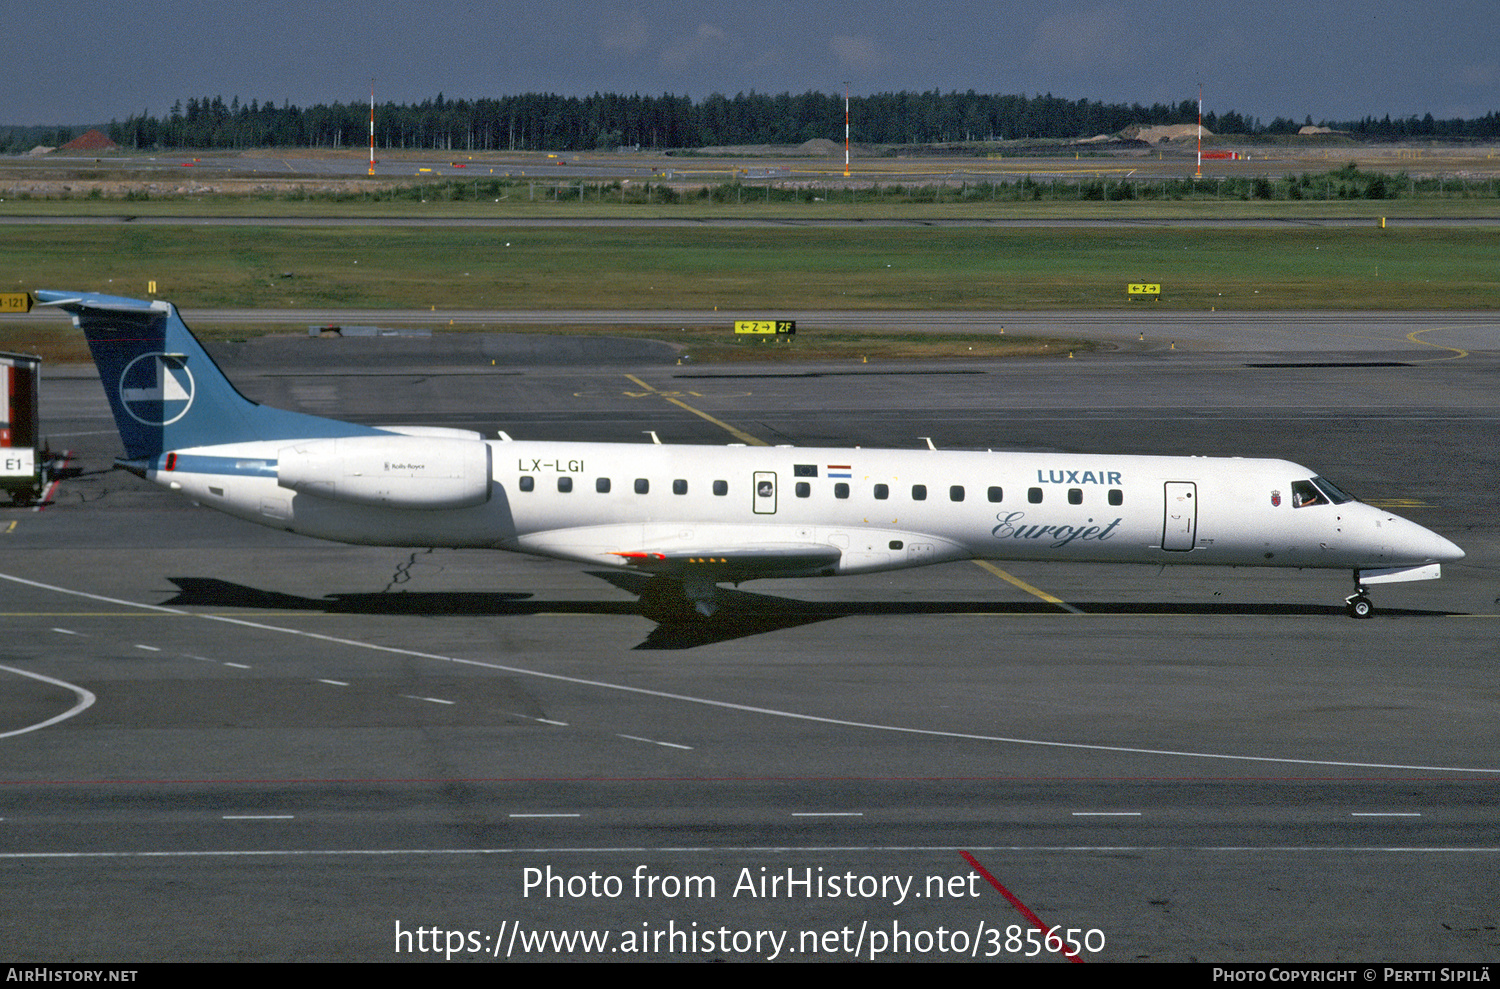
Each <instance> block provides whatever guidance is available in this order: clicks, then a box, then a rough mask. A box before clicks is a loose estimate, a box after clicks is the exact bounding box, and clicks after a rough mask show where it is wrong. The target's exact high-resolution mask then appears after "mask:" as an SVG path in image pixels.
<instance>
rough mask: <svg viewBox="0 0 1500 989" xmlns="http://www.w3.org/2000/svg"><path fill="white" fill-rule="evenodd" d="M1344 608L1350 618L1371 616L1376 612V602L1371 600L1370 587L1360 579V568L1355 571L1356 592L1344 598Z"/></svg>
mask: <svg viewBox="0 0 1500 989" xmlns="http://www.w3.org/2000/svg"><path fill="white" fill-rule="evenodd" d="M1344 610H1345V611H1347V612H1348V613H1349V617H1350V618H1369V617H1370V616H1371V615H1373V614H1375V602H1373V601H1371V600H1370V592H1369V589H1368V588H1366V587H1365V585H1364V582H1363V581H1361V580H1360V579H1359V571H1358V570H1356V571H1354V593H1353V594H1351V595H1349V596H1348V597H1346V598H1344Z"/></svg>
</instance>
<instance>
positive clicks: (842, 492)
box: [833, 481, 849, 498]
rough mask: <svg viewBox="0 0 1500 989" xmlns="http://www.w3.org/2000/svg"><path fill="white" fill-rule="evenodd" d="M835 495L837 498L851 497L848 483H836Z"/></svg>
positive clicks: (834, 487)
mask: <svg viewBox="0 0 1500 989" xmlns="http://www.w3.org/2000/svg"><path fill="white" fill-rule="evenodd" d="M833 496H834V497H835V498H847V497H849V485H848V484H846V483H844V482H843V481H840V482H839V483H837V484H835V485H834V486H833Z"/></svg>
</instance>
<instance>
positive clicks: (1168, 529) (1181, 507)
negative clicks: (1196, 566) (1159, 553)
mask: <svg viewBox="0 0 1500 989" xmlns="http://www.w3.org/2000/svg"><path fill="white" fill-rule="evenodd" d="M1197 541H1198V485H1197V484H1194V483H1193V482H1192V481H1168V482H1167V485H1166V513H1165V520H1164V521H1163V523H1162V532H1161V548H1162V549H1167V550H1176V551H1179V552H1186V551H1187V550H1190V549H1192V548H1193V545H1194V544H1195V543H1196V542H1197Z"/></svg>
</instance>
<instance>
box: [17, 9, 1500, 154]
mask: <svg viewBox="0 0 1500 989" xmlns="http://www.w3.org/2000/svg"><path fill="white" fill-rule="evenodd" d="M0 13H3V15H4V16H0V24H3V25H4V31H5V36H6V38H7V44H6V54H5V56H4V60H3V62H0V66H3V67H0V73H3V79H4V85H3V86H0V124H80V123H92V122H98V121H105V120H109V119H112V118H114V119H124V118H125V117H126V116H127V115H129V114H131V113H139V112H140V111H142V110H145V111H147V112H149V113H151V114H153V115H157V116H160V115H164V114H165V113H166V112H168V111H169V110H170V108H171V106H172V103H173V102H174V101H176V100H179V99H180V100H183V101H184V102H185V101H186V100H187V99H188V98H189V97H193V96H222V97H223V98H224V99H225V100H226V101H228V100H230V99H231V98H232V97H235V96H238V97H239V98H240V99H241V101H243V102H249V101H250V100H252V99H255V100H259V101H260V102H262V103H264V102H266V101H268V100H271V101H274V102H276V103H278V104H279V103H282V102H284V101H290V102H292V103H294V104H297V105H299V106H307V105H311V104H314V103H331V102H335V101H338V102H358V101H363V100H366V99H368V96H369V86H370V80H371V78H374V79H375V86H376V96H377V99H379V100H380V101H381V102H386V101H395V102H417V101H421V100H423V99H427V98H430V97H432V96H435V95H436V94H437V93H439V92H441V93H443V94H444V95H445V96H446V97H449V98H476V97H481V96H499V95H505V94H511V93H519V92H530V91H545V92H557V93H562V94H565V95H584V94H588V93H593V92H621V93H644V94H661V93H674V94H679V95H687V96H690V97H692V98H694V99H702V98H703V97H706V96H708V95H710V94H711V93H714V92H720V93H724V94H726V95H731V96H732V95H733V94H735V93H737V92H742V91H744V92H748V91H750V90H756V91H759V92H771V93H779V92H782V91H790V92H794V93H800V92H805V91H807V90H818V91H822V92H841V91H842V90H843V88H844V85H845V83H846V82H847V83H848V85H849V87H850V88H851V90H852V91H853V92H854V93H855V94H856V95H857V94H861V93H873V92H885V91H893V90H903V89H904V90H931V89H938V90H942V91H945V92H946V91H948V90H953V89H956V90H960V91H962V90H968V89H973V90H976V91H979V92H990V93H1026V94H1036V93H1049V92H1050V93H1052V94H1053V95H1055V96H1062V97H1066V98H1068V99H1084V98H1087V99H1091V100H1102V101H1104V102H1125V103H1133V102H1140V103H1145V104H1150V103H1154V102H1166V103H1171V102H1177V101H1179V100H1183V99H1193V98H1195V96H1196V93H1197V88H1198V85H1199V84H1200V83H1201V84H1202V85H1203V91H1204V102H1205V106H1206V107H1207V108H1208V109H1210V110H1216V111H1219V112H1224V111H1227V110H1238V111H1239V112H1240V113H1242V114H1246V115H1249V116H1255V117H1259V118H1261V119H1262V120H1263V121H1267V122H1268V121H1270V120H1271V119H1272V118H1273V117H1277V116H1284V117H1291V118H1293V119H1296V120H1299V121H1300V120H1302V119H1303V118H1304V117H1306V116H1311V117H1313V118H1314V119H1315V120H1320V119H1332V120H1341V119H1348V118H1358V117H1362V116H1365V115H1366V114H1374V115H1376V116H1383V115H1385V114H1390V115H1391V116H1393V117H1404V116H1408V115H1411V114H1417V115H1421V114H1424V113H1429V112H1430V113H1432V114H1433V115H1434V116H1436V117H1439V118H1446V117H1454V116H1464V117H1475V116H1482V115H1484V114H1486V113H1489V112H1491V111H1494V110H1500V4H1497V3H1496V2H1495V0H1447V2H1445V3H1441V4H1417V3H1411V2H1392V0H1361V2H1352V0H1325V2H1319V0H1296V2H1282V0H1270V2H1261V3H1246V2H1239V3H1229V2H1224V0H1196V2H1182V0H1146V2H1137V3H1125V2H1122V3H1096V2H1088V0H1085V2H1077V3H1070V2H1062V3H1013V2H1010V0H987V2H974V0H948V2H947V3H944V4H933V5H931V6H928V5H925V4H920V3H913V2H910V0H907V2H903V3H895V2H887V0H846V2H844V3H841V4H821V3H815V2H814V3H804V4H793V3H763V2H759V0H738V2H723V0H697V2H692V3H679V2H675V0H656V2H652V3H649V4H647V3H632V2H618V3H617V2H595V3H589V2H579V0H551V2H547V3H538V2H512V3H507V4H488V3H484V2H481V0H468V2H453V0H415V2H407V3H400V4H397V3H392V2H389V0H364V2H361V3H350V2H344V0H333V2H326V3H306V2H304V3H291V2H286V0H270V2H258V3H243V2H239V3H218V2H213V0H203V2H196V3H191V2H176V0H173V2H141V0H112V2H98V0H75V2H70V3H65V4H59V5H51V4H42V3H33V2H24V3H23V2H22V0H0Z"/></svg>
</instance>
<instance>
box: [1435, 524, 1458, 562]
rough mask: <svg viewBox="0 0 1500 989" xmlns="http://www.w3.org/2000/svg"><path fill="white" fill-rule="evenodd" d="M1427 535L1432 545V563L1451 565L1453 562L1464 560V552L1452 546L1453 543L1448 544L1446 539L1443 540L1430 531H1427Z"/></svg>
mask: <svg viewBox="0 0 1500 989" xmlns="http://www.w3.org/2000/svg"><path fill="white" fill-rule="evenodd" d="M1427 535H1428V536H1430V537H1431V538H1432V543H1433V553H1432V559H1433V561H1434V562H1436V563H1452V562H1454V561H1455V560H1462V559H1463V558H1464V551H1463V550H1461V549H1459V548H1458V547H1457V546H1456V545H1454V544H1453V543H1451V542H1449V541H1448V540H1447V539H1444V538H1443V537H1442V536H1440V535H1438V534H1437V533H1436V532H1432V531H1430V530H1427Z"/></svg>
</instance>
